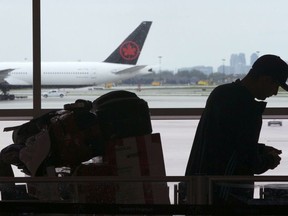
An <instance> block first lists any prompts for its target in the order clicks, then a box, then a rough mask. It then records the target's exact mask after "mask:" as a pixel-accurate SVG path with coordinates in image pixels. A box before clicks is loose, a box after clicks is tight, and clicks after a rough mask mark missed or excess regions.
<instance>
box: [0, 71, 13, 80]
mask: <svg viewBox="0 0 288 216" xmlns="http://www.w3.org/2000/svg"><path fill="white" fill-rule="evenodd" d="M13 70H15V69H4V70H0V83H1V82H4V81H5V80H4V79H5V78H7V77H8V75H9V73H10V72H11V71H13Z"/></svg>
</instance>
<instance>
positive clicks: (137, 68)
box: [114, 65, 147, 75]
mask: <svg viewBox="0 0 288 216" xmlns="http://www.w3.org/2000/svg"><path fill="white" fill-rule="evenodd" d="M146 66H147V65H137V66H133V67H129V68H127V69H124V70H120V71H117V72H114V74H116V75H117V74H119V75H120V74H133V73H135V72H136V71H139V70H141V69H143V68H145V67H146Z"/></svg>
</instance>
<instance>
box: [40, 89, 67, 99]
mask: <svg viewBox="0 0 288 216" xmlns="http://www.w3.org/2000/svg"><path fill="white" fill-rule="evenodd" d="M65 95H66V92H65V91H60V90H50V91H47V92H43V93H42V96H43V97H44V98H47V97H60V98H63V97H64V96H65Z"/></svg>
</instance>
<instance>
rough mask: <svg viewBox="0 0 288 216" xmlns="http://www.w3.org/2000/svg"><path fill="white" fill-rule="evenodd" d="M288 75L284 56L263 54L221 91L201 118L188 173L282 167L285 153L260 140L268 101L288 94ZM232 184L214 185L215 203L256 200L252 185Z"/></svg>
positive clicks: (213, 94)
mask: <svg viewBox="0 0 288 216" xmlns="http://www.w3.org/2000/svg"><path fill="white" fill-rule="evenodd" d="M287 77H288V65H287V64H286V63H285V62H284V61H283V60H282V59H281V58H280V57H278V56H275V55H264V56H261V57H260V58H258V59H257V60H256V62H255V63H254V64H253V65H252V68H251V70H250V71H249V73H248V74H247V75H246V76H245V77H244V78H243V79H242V80H239V79H238V80H236V81H235V82H233V83H229V84H224V85H221V86H218V87H216V88H215V89H214V90H213V91H212V92H211V94H210V96H209V98H208V100H207V103H206V107H205V109H204V112H203V114H202V116H201V119H200V122H199V125H198V128H197V131H196V134H195V138H194V142H193V146H192V150H191V153H190V157H189V161H188V164H187V168H186V173H185V175H186V176H193V175H220V176H223V175H224V176H225V175H227V176H230V175H244V176H253V175H254V174H261V173H264V172H265V171H267V170H268V169H274V168H275V167H277V166H278V165H279V163H280V160H281V158H280V157H279V154H281V151H280V150H277V149H275V148H273V147H269V146H266V145H264V144H261V143H258V140H259V134H260V130H261V126H262V114H263V111H264V109H265V107H266V102H264V101H263V100H265V99H266V98H267V97H270V96H272V95H277V93H278V88H279V87H280V86H281V87H282V88H283V89H284V90H286V91H287V90H288V86H287V84H286V80H287ZM231 183H233V182H230V183H229V184H230V186H231ZM229 184H227V182H226V183H223V182H222V183H220V184H218V186H216V187H215V190H214V193H213V198H214V199H213V200H214V203H215V204H239V203H241V201H243V203H245V202H246V200H247V199H249V198H250V199H251V198H252V197H253V184H252V185H250V186H251V187H250V188H249V186H248V188H247V187H246V188H237V187H236V188H232V187H230V186H229ZM246 186H247V185H246Z"/></svg>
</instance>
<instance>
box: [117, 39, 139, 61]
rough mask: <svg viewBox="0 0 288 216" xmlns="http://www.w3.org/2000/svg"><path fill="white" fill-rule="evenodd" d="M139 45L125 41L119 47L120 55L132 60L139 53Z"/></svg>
mask: <svg viewBox="0 0 288 216" xmlns="http://www.w3.org/2000/svg"><path fill="white" fill-rule="evenodd" d="M139 52H140V49H139V46H138V45H137V44H136V43H135V42H133V41H127V42H125V43H123V44H122V45H121V47H120V55H121V57H122V58H123V59H125V60H134V59H135V58H137V56H138V55H139Z"/></svg>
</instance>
